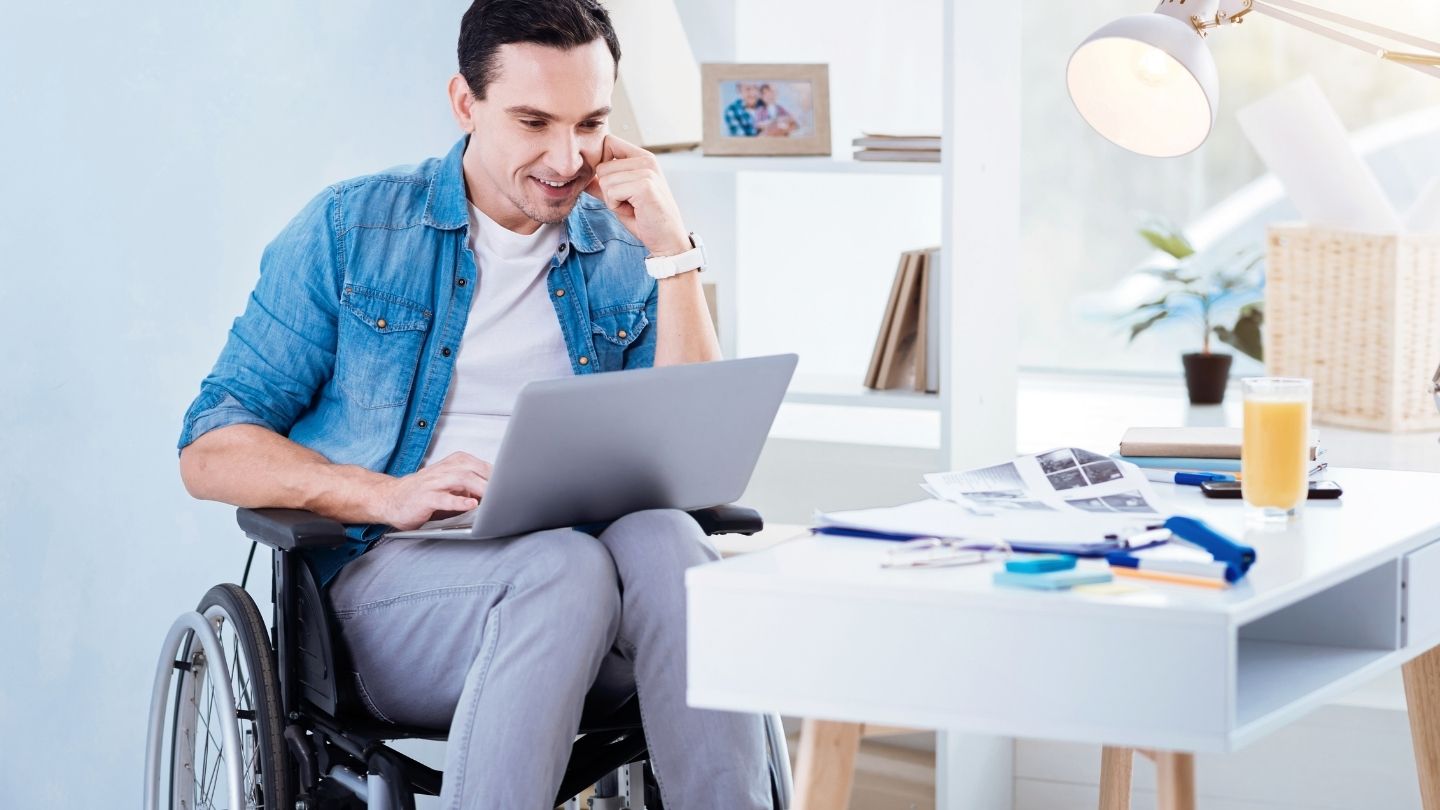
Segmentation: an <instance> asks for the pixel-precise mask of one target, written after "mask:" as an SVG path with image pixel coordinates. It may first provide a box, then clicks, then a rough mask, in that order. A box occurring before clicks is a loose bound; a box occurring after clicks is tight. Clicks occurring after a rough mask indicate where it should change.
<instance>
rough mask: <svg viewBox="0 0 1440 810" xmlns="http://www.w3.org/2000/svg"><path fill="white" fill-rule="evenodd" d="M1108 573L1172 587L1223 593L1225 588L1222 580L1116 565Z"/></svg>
mask: <svg viewBox="0 0 1440 810" xmlns="http://www.w3.org/2000/svg"><path fill="white" fill-rule="evenodd" d="M1110 573H1112V574H1114V575H1115V576H1117V577H1130V578H1132V579H1153V580H1155V581H1156V582H1168V583H1170V584H1172V585H1193V586H1195V587H1197V588H1213V589H1215V590H1217V591H1223V590H1225V588H1226V587H1227V585H1226V583H1225V581H1224V580H1218V579H1206V578H1205V577H1187V576H1185V575H1184V574H1171V573H1168V572H1164V571H1146V570H1142V569H1139V568H1124V567H1121V566H1116V565H1112V566H1110Z"/></svg>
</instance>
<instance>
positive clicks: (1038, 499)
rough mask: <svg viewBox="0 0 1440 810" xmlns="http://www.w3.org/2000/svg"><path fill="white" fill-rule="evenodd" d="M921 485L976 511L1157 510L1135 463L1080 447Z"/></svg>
mask: <svg viewBox="0 0 1440 810" xmlns="http://www.w3.org/2000/svg"><path fill="white" fill-rule="evenodd" d="M923 488H924V489H925V491H926V492H928V493H930V494H931V495H932V496H934V497H936V498H940V499H942V500H946V501H950V502H952V503H956V504H959V505H961V506H963V507H965V508H966V509H968V510H969V511H970V512H971V513H972V514H976V515H999V514H1004V513H1007V512H1009V513H1014V512H1026V511H1029V512H1051V513H1057V514H1072V515H1073V514H1075V513H1079V512H1084V513H1089V514H1111V515H1129V516H1134V517H1142V516H1155V515H1159V514H1160V510H1161V506H1160V504H1159V501H1158V499H1157V498H1156V496H1155V491H1154V488H1153V487H1151V486H1150V481H1149V479H1147V478H1146V477H1145V475H1144V473H1143V472H1142V471H1141V470H1140V468H1139V467H1136V466H1135V465H1133V464H1129V463H1126V462H1123V461H1116V460H1115V459H1112V458H1110V457H1109V456H1105V455H1101V454H1100V453H1092V452H1090V451H1089V450H1082V449H1080V448H1078V447H1061V448H1059V449H1056V450H1050V451H1048V452H1045V453H1037V454H1034V455H1028V456H1020V457H1019V458H1016V459H1015V460H1013V461H1008V462H1006V463H1004V464H997V465H995V466H993V467H982V468H979V469H974V470H965V471H962V472H946V473H931V474H929V475H927V476H925V484H924V487H923Z"/></svg>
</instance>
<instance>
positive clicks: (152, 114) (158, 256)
mask: <svg viewBox="0 0 1440 810" xmlns="http://www.w3.org/2000/svg"><path fill="white" fill-rule="evenodd" d="M465 6H466V3H465V2H464V0H447V1H446V2H439V3H392V2H379V1H378V0H361V1H357V0H350V1H349V2H343V3H342V2H338V1H337V0H329V1H327V2H317V1H316V0H307V2H304V3H292V2H280V1H279V0H255V1H253V2H251V1H248V0H247V2H243V3H218V2H198V3H197V2H177V1H176V0H166V1H165V2H156V3H140V4H124V3H109V2H100V0H92V2H59V1H56V0H47V2H43V3H40V2H35V3H22V2H18V1H16V0H6V2H5V3H4V4H3V7H0V806H4V807H7V808H10V807H13V808H38V807H54V808H72V807H75V808H78V807H127V806H134V805H135V803H137V802H138V801H139V790H140V771H141V765H142V762H143V742H144V722H145V715H146V709H147V704H148V699H149V682H150V678H151V673H152V669H153V667H154V659H155V655H156V652H157V649H158V646H159V643H160V641H161V638H162V636H163V634H164V632H165V630H166V628H167V627H168V626H169V624H170V622H171V621H172V620H173V619H174V617H175V616H176V615H177V614H178V613H179V612H180V611H181V610H184V609H186V608H188V607H193V606H194V604H195V602H196V601H197V600H198V599H199V598H200V596H201V595H202V593H203V591H204V590H205V588H207V587H209V586H210V585H212V584H214V583H217V582H222V581H238V579H239V576H240V571H241V567H242V566H243V563H244V558H245V552H246V550H247V548H248V543H246V542H244V541H243V538H242V536H241V535H240V534H239V532H238V531H237V530H236V529H235V528H234V522H233V510H231V509H230V508H228V507H224V506H221V505H218V504H212V503H199V502H196V501H193V500H191V499H190V498H189V497H188V496H187V495H186V493H185V491H184V489H183V487H182V486H181V484H180V480H179V476H178V474H177V467H176V453H175V449H174V444H175V438H176V436H177V434H178V431H179V427H180V417H181V414H182V413H183V412H184V409H185V407H186V406H187V405H188V403H189V402H190V400H191V398H192V397H193V396H194V395H195V393H196V390H197V387H198V384H199V382H200V379H201V378H202V377H203V376H204V375H205V373H206V372H207V371H208V370H209V368H210V365H211V363H213V362H214V359H215V356H216V354H217V352H218V351H219V348H220V346H221V344H222V343H223V341H224V337H225V332H226V329H228V327H229V324H230V320H231V319H232V318H233V317H234V316H235V315H237V314H238V313H239V312H240V310H241V309H242V308H243V305H244V301H245V296H246V294H247V293H248V292H249V290H250V289H251V287H252V286H253V284H254V281H255V277H256V267H257V260H258V258H259V254H260V250H261V248H262V247H263V246H264V244H265V243H266V242H267V241H268V240H269V239H270V238H271V237H273V236H274V234H275V233H276V232H277V231H278V230H279V229H280V227H281V226H282V225H283V224H284V223H285V222H286V221H287V220H288V219H289V218H290V217H291V216H292V215H293V214H294V213H295V212H296V211H298V210H299V208H300V207H301V205H302V204H303V203H304V202H305V201H306V200H307V199H309V198H310V197H311V196H313V195H314V194H316V193H317V192H319V191H320V189H321V188H323V187H324V186H325V185H326V184H327V183H329V182H333V181H335V180H339V179H343V178H345V177H349V176H353V175H357V174H364V173H367V172H372V171H377V170H380V169H383V168H385V167H387V166H391V165H395V164H399V163H410V162H414V161H416V160H419V159H422V158H425V157H428V156H431V155H437V154H443V153H444V152H445V151H446V150H447V149H448V147H449V146H450V145H451V143H452V142H453V140H454V138H456V137H457V136H458V130H457V129H456V127H455V125H454V123H453V122H452V121H451V120H450V118H449V113H448V111H447V107H446V100H445V82H446V80H447V79H448V78H449V76H450V74H451V72H452V71H453V69H454V53H455V37H456V34H457V32H458V27H459V20H460V15H461V14H462V13H463V10H464V8H465ZM264 573H265V568H264V560H263V558H262V560H261V567H260V578H261V579H262V580H263V579H264ZM262 598H263V596H262Z"/></svg>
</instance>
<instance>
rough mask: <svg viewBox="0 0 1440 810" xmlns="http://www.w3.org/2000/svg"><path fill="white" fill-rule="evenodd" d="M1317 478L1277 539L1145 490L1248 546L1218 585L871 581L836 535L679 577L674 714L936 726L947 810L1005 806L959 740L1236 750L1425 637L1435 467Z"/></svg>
mask: <svg viewBox="0 0 1440 810" xmlns="http://www.w3.org/2000/svg"><path fill="white" fill-rule="evenodd" d="M1332 477H1334V478H1335V479H1336V480H1338V481H1340V482H1341V483H1342V484H1343V485H1344V487H1345V497H1344V498H1343V499H1342V500H1341V501H1339V502H1333V503H1324V502H1312V503H1310V504H1308V505H1307V508H1306V512H1305V516H1304V519H1303V520H1302V521H1300V522H1299V523H1297V524H1295V525H1293V526H1292V527H1290V528H1288V529H1286V530H1283V531H1280V532H1261V531H1256V530H1249V531H1247V530H1246V528H1245V526H1244V522H1243V518H1242V514H1241V506H1240V504H1239V502H1238V501H1207V500H1206V499H1204V498H1203V497H1201V496H1200V493H1199V492H1198V490H1194V489H1191V488H1187V487H1159V488H1160V489H1161V491H1162V492H1164V493H1165V494H1166V495H1167V496H1168V497H1170V498H1172V499H1173V503H1174V506H1175V510H1176V511H1178V512H1183V513H1188V514H1193V515H1195V516H1198V517H1201V518H1203V519H1204V520H1206V521H1208V522H1210V523H1211V525H1213V526H1215V527H1216V528H1217V529H1219V530H1221V531H1224V532H1227V533H1229V534H1231V535H1232V536H1234V537H1237V538H1243V539H1244V540H1245V542H1247V543H1249V544H1250V545H1253V546H1254V547H1255V548H1256V550H1257V555H1258V557H1257V562H1256V564H1255V567H1254V568H1253V569H1252V571H1251V573H1250V575H1249V576H1248V577H1247V578H1246V580H1244V581H1243V582H1242V583H1241V584H1240V585H1238V586H1236V587H1234V588H1232V589H1230V590H1228V591H1225V592H1215V591H1207V590H1201V589H1195V588H1188V587H1184V586H1168V585H1151V584H1148V583H1147V584H1146V585H1145V586H1144V587H1143V589H1142V590H1140V591H1138V592H1134V593H1131V594H1126V595H1120V596H1097V595H1083V594H1078V593H1062V594H1049V593H1032V592H1027V591H1019V590H1010V589H1004V588H995V587H993V586H992V585H991V584H990V577H991V574H992V573H993V571H994V570H995V566H993V565H991V566H984V567H980V566H975V567H966V568H951V569H936V570H921V571H892V570H886V569H881V568H880V567H879V562H880V560H881V558H882V556H883V555H884V553H885V551H886V549H887V548H888V547H889V546H888V544H886V543H883V542H878V541H864V540H846V539H837V538H809V537H807V538H803V539H798V540H795V541H792V542H789V543H784V544H782V545H780V546H777V547H775V548H773V549H771V550H768V551H763V552H759V553H756V554H751V555H745V556H741V557H736V558H733V559H730V560H726V561H723V562H720V563H717V564H714V565H709V566H703V567H700V568H696V569H692V570H691V571H689V572H688V575H687V578H686V582H687V586H688V589H689V622H690V630H689V638H690V642H689V661H690V673H689V678H690V691H689V699H690V702H691V703H692V704H693V705H696V706H702V707H707V708H717V709H733V710H745V711H779V712H782V713H785V714H789V715H797V716H802V717H818V718H827V719H835V720H846V721H855V722H867V723H885V724H894V725H904V726H915V727H921V728H935V729H940V730H943V731H944V732H946V735H945V736H946V738H947V740H948V741H949V742H950V745H949V746H948V747H947V746H946V745H945V744H944V743H943V742H942V751H941V753H940V756H939V758H938V759H937V768H938V769H939V770H940V774H939V776H940V779H939V782H940V785H941V790H942V796H941V797H940V801H939V806H940V807H946V808H959V807H961V806H964V807H1007V806H1008V802H1009V780H1010V774H1009V771H1008V767H1007V768H1005V769H1004V770H1003V773H1001V774H1000V775H999V776H987V774H988V773H989V771H988V770H987V764H986V763H985V762H984V761H981V760H977V759H976V757H981V758H983V757H986V756H991V755H993V754H994V750H995V749H994V748H993V747H986V745H985V744H984V743H983V741H982V742H981V743H978V744H977V746H978V747H975V748H973V749H968V750H967V749H962V748H960V747H959V746H960V745H961V744H962V743H964V744H969V741H970V740H972V739H973V738H971V737H968V736H964V735H966V734H974V733H979V734H984V735H1001V736H1003V737H1015V736H1019V737H1033V738H1045V739H1056V740H1072V741H1084V742H1103V743H1106V744H1112V745H1123V746H1135V747H1145V748H1156V749H1166V750H1178V751H1228V750H1233V749H1236V748H1239V747H1241V746H1244V745H1246V744H1247V743H1249V742H1251V741H1253V740H1255V739H1257V738H1259V737H1260V736H1262V735H1265V734H1267V733H1269V732H1270V731H1272V730H1274V729H1276V728H1277V727H1279V726H1280V725H1282V724H1284V723H1287V722H1289V721H1290V720H1293V719H1294V718H1296V717H1298V716H1299V715H1301V714H1303V713H1304V712H1306V711H1308V710H1310V709H1313V708H1315V707H1317V706H1319V705H1321V704H1322V703H1324V702H1325V701H1327V700H1328V699H1330V698H1332V697H1334V696H1336V695H1338V694H1340V693H1342V692H1344V691H1345V690H1347V689H1349V688H1352V687H1354V686H1356V685H1358V684H1360V683H1363V682H1365V681H1367V680H1369V679H1371V678H1373V677H1375V676H1376V675H1377V674H1379V673H1381V672H1384V671H1386V670H1389V669H1392V668H1394V667H1397V666H1399V665H1401V664H1403V663H1405V662H1407V661H1409V660H1410V659H1412V658H1414V657H1416V656H1417V655H1419V654H1421V653H1423V652H1425V651H1426V650H1428V649H1429V648H1430V647H1432V646H1434V645H1436V644H1440V544H1436V545H1430V544H1431V543H1433V542H1435V541H1437V540H1440V476H1437V475H1433V474H1427V473H1409V472H1389V471H1374V470H1357V469H1344V470H1335V471H1333V473H1332ZM1157 486H1158V485H1157ZM955 732H959V733H960V734H955ZM1005 764H1008V760H1007V762H1006V763H1005ZM1422 770H1423V769H1422ZM1002 777H1003V778H1002Z"/></svg>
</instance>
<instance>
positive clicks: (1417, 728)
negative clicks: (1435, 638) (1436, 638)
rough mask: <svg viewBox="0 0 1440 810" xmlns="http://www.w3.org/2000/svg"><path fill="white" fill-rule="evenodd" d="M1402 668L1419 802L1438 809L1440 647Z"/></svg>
mask: <svg viewBox="0 0 1440 810" xmlns="http://www.w3.org/2000/svg"><path fill="white" fill-rule="evenodd" d="M1402 671H1403V672H1404V674H1405V703H1406V707H1407V708H1408V709H1409V710H1410V739H1411V741H1412V742H1413V743H1414V745H1415V770H1416V772H1417V773H1418V774H1419V776H1420V804H1421V806H1423V807H1424V808H1425V810H1440V647H1435V648H1432V649H1431V650H1430V651H1429V652H1427V653H1425V654H1424V655H1421V656H1420V657H1419V658H1416V659H1414V660H1412V661H1411V662H1410V663H1408V664H1406V665H1405V666H1404V667H1402Z"/></svg>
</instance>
